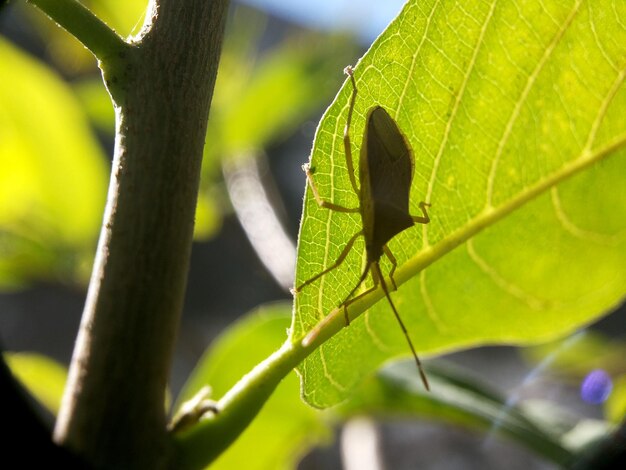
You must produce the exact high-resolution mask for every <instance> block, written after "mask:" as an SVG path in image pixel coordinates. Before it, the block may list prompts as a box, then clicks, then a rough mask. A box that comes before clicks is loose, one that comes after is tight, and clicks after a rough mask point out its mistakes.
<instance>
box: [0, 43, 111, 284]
mask: <svg viewBox="0 0 626 470" xmlns="http://www.w3.org/2000/svg"><path fill="white" fill-rule="evenodd" d="M0 169H1V171H0V285H1V286H5V287H7V286H19V285H21V284H22V283H24V282H26V281H28V280H32V279H56V280H66V281H67V280H70V281H74V282H83V281H84V280H85V279H86V277H87V276H88V273H89V271H90V268H91V260H92V257H93V250H94V248H95V237H96V234H97V233H98V230H99V226H100V222H101V218H102V209H103V207H104V198H105V194H106V181H107V173H108V170H107V165H106V158H105V157H104V155H103V153H102V151H101V149H100V146H99V144H98V142H97V141H96V140H95V139H94V137H93V135H92V133H91V130H90V128H89V125H88V123H87V121H86V119H85V116H84V114H83V112H82V110H81V108H80V106H79V104H78V102H77V101H76V99H75V97H74V95H73V94H72V92H71V90H70V89H69V88H68V86H67V85H66V83H65V82H64V81H63V80H62V79H60V78H59V77H58V76H57V75H56V74H54V73H53V72H52V71H51V70H50V69H49V68H48V67H46V66H45V65H43V64H41V63H39V62H38V61H37V60H36V59H34V58H32V57H29V56H28V55H27V54H26V53H24V52H22V51H21V50H19V49H16V48H15V47H13V46H12V45H11V44H10V43H8V42H7V41H5V40H4V39H2V38H0Z"/></svg>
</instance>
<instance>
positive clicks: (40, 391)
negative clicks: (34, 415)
mask: <svg viewBox="0 0 626 470" xmlns="http://www.w3.org/2000/svg"><path fill="white" fill-rule="evenodd" d="M4 359H5V360H6V362H7V364H8V365H9V368H10V369H11V372H12V373H13V375H14V376H15V377H16V378H17V379H18V380H19V381H20V382H21V383H22V385H23V386H24V387H25V388H26V390H28V391H29V392H30V393H31V394H32V395H33V396H34V397H35V398H36V399H37V400H38V401H39V402H40V403H41V404H42V405H43V406H45V407H46V408H47V409H48V410H49V411H50V413H52V414H53V415H56V414H57V413H58V412H59V407H60V406H61V398H62V396H63V389H64V388H65V382H66V380H67V369H66V368H65V367H64V366H62V365H61V364H59V363H58V362H56V361H54V360H52V359H50V358H48V357H46V356H42V355H40V354H31V353H5V354H4Z"/></svg>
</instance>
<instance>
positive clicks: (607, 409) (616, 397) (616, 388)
mask: <svg viewBox="0 0 626 470" xmlns="http://www.w3.org/2000/svg"><path fill="white" fill-rule="evenodd" d="M604 414H605V415H606V417H607V419H608V420H609V421H611V422H612V423H615V424H619V423H621V422H622V421H623V420H624V419H625V417H626V374H621V375H619V376H617V377H615V380H613V390H612V391H611V394H610V395H609V398H608V399H607V401H606V403H605V405H604Z"/></svg>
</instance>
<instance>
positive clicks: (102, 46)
mask: <svg viewBox="0 0 626 470" xmlns="http://www.w3.org/2000/svg"><path fill="white" fill-rule="evenodd" d="M26 1H27V2H28V3H32V4H33V5H35V6H36V7H37V8H39V9H40V10H41V11H43V12H44V13H45V14H46V15H48V16H49V17H50V18H51V19H52V20H53V21H55V22H56V23H57V24H58V25H59V26H61V27H62V28H63V29H65V30H66V31H67V32H68V33H70V34H71V35H73V36H74V37H75V38H76V39H78V40H79V41H80V42H81V43H83V45H84V46H85V47H86V48H87V49H89V50H90V51H91V52H92V53H93V54H94V55H95V56H96V57H97V58H98V59H99V60H105V59H106V58H107V57H110V56H112V55H114V54H117V53H118V52H120V51H122V50H124V49H125V48H126V47H127V46H128V45H127V44H126V42H124V40H123V39H122V38H121V37H119V36H118V35H117V34H116V33H115V31H113V30H112V29H111V28H109V27H108V26H107V25H106V24H105V23H104V22H103V21H102V20H100V18H98V17H97V16H96V15H94V14H93V13H92V12H91V11H90V10H88V9H87V8H86V7H85V6H84V5H83V4H82V3H80V2H78V1H77V0H26Z"/></svg>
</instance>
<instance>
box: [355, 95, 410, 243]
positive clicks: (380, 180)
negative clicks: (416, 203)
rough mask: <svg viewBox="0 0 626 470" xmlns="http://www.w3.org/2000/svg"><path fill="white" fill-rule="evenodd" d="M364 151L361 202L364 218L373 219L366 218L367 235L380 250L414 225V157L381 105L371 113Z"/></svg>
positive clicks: (362, 155) (396, 126)
mask: <svg viewBox="0 0 626 470" xmlns="http://www.w3.org/2000/svg"><path fill="white" fill-rule="evenodd" d="M361 152H362V153H361V160H360V170H361V171H360V173H361V175H360V176H361V185H364V184H367V188H363V189H362V192H363V194H362V201H361V204H362V205H363V206H365V207H367V209H368V210H366V211H364V214H363V216H364V219H365V218H366V217H367V218H371V220H368V221H365V220H364V223H366V222H367V223H369V227H371V230H370V233H366V238H368V235H369V236H371V239H370V241H371V246H372V247H373V248H374V250H375V251H377V252H378V251H379V250H382V247H383V245H385V244H386V243H387V242H388V241H389V240H391V239H392V238H393V237H394V236H395V235H397V234H398V233H400V232H401V231H403V230H405V229H407V228H409V227H411V226H412V225H413V220H412V218H411V216H410V214H409V194H410V191H411V181H412V179H413V157H412V155H411V149H410V148H409V145H408V143H407V141H406V139H405V137H404V136H403V135H402V133H401V132H400V129H399V128H398V125H397V124H396V122H395V121H394V120H393V118H392V117H391V116H389V114H388V113H387V111H385V110H384V109H383V108H382V107H380V106H377V107H375V108H373V109H372V110H371V111H370V113H369V116H368V120H367V129H366V134H365V137H364V141H363V148H362V150H361ZM363 152H365V154H364V153H363ZM366 212H367V214H366ZM377 254H378V253H377Z"/></svg>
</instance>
